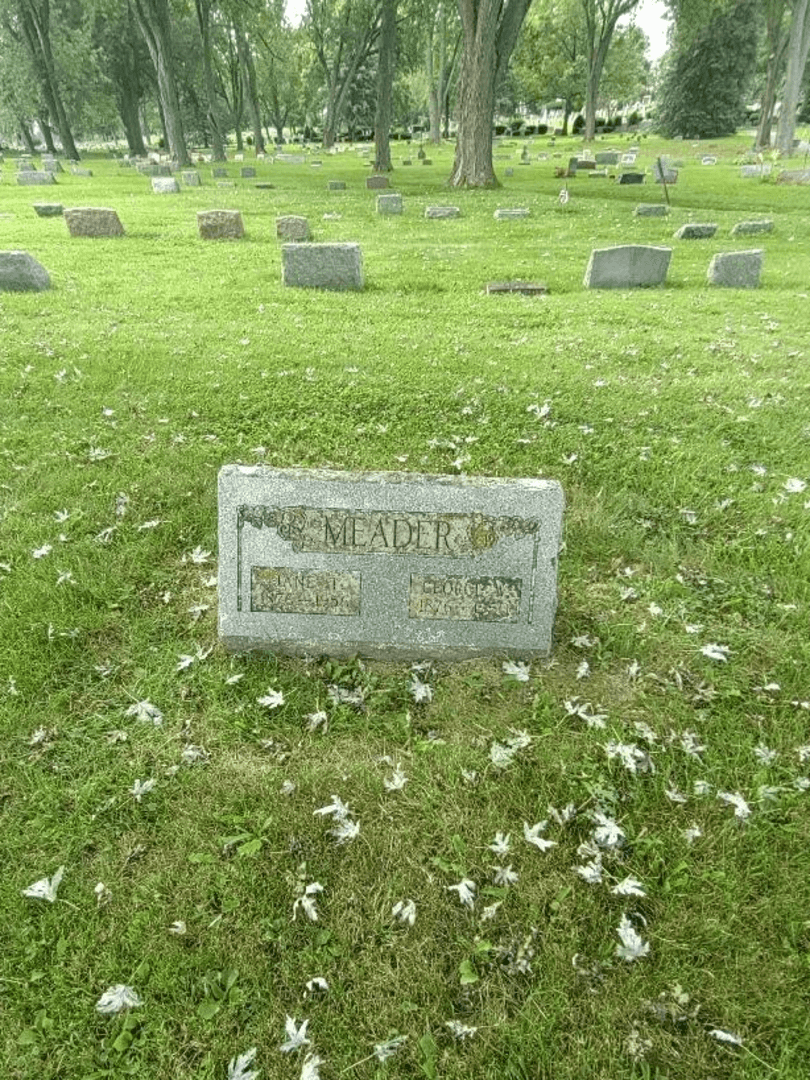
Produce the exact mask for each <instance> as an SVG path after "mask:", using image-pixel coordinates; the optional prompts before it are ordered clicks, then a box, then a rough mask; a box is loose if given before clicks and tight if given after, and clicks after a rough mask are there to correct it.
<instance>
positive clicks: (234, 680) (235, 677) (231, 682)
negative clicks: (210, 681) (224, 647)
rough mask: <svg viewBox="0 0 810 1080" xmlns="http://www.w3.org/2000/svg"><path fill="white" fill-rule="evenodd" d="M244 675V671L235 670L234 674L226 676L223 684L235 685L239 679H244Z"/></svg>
mask: <svg viewBox="0 0 810 1080" xmlns="http://www.w3.org/2000/svg"><path fill="white" fill-rule="evenodd" d="M244 677H245V673H244V671H240V672H237V674H236V675H229V676H228V678H227V679H226V680H225V685H226V686H235V685H236V684H237V683H238V682H239V680H240V679H244Z"/></svg>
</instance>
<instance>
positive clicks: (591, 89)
mask: <svg viewBox="0 0 810 1080" xmlns="http://www.w3.org/2000/svg"><path fill="white" fill-rule="evenodd" d="M612 34H613V30H612V29H611V32H610V34H609V35H606V36H604V37H603V38H602V40H601V41H600V42H599V45H598V46H597V48H596V51H595V52H594V53H592V59H591V62H590V64H589V65H588V79H587V82H586V84H585V141H586V142H592V141H593V138H594V135H595V134H596V102H597V98H598V97H599V83H600V82H601V80H602V70H603V68H604V66H605V57H606V56H607V51H608V48H609V47H610V38H611V36H612Z"/></svg>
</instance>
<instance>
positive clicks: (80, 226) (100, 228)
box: [64, 206, 124, 236]
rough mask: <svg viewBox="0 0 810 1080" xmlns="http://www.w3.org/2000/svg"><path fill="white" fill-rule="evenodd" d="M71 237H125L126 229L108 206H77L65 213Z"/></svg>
mask: <svg viewBox="0 0 810 1080" xmlns="http://www.w3.org/2000/svg"><path fill="white" fill-rule="evenodd" d="M64 217H65V224H66V225H67V227H68V232H69V233H70V235H71V236H123V235H124V227H123V225H122V224H121V221H120V219H119V217H118V214H117V213H116V212H115V210H110V209H108V208H107V207H106V206H75V207H72V208H71V209H69V210H65V212H64Z"/></svg>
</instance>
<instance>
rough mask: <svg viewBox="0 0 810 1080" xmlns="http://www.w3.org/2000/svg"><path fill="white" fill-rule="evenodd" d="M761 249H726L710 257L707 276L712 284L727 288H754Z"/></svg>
mask: <svg viewBox="0 0 810 1080" xmlns="http://www.w3.org/2000/svg"><path fill="white" fill-rule="evenodd" d="M763 255H764V253H763V251H762V250H761V249H759V250H755V251H726V252H720V253H718V254H717V255H714V256H713V257H712V261H711V262H710V263H709V269H708V272H707V275H706V276H707V277H708V279H709V282H710V283H711V284H712V285H722V286H724V287H725V288H727V289H756V288H757V287H758V285H759V275H760V273H761V271H762V260H763Z"/></svg>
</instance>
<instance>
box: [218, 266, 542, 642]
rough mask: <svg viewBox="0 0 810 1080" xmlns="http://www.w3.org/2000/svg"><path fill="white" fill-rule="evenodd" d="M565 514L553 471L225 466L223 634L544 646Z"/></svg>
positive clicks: (252, 638) (256, 638)
mask: <svg viewBox="0 0 810 1080" xmlns="http://www.w3.org/2000/svg"><path fill="white" fill-rule="evenodd" d="M308 250H311V249H308ZM562 513H563V493H562V488H561V487H560V485H559V484H558V483H557V482H556V481H553V480H534V479H527V480H507V479H502V478H489V477H465V478H459V477H447V476H422V475H419V474H416V473H410V474H409V473H343V472H331V471H327V470H307V469H267V468H261V467H260V468H255V467H254V468H248V467H243V466H238V465H226V466H225V467H224V468H223V469H222V470H221V471H220V474H219V573H218V578H219V581H218V587H219V634H220V638H221V640H222V642H223V644H224V645H225V647H226V648H228V649H231V650H235V651H245V650H248V649H261V650H265V651H270V652H275V653H289V654H293V655H313V654H314V655H319V654H324V653H326V654H329V655H334V656H352V655H355V654H360V655H363V656H372V657H373V656H377V657H381V658H384V659H392V660H404V659H421V658H431V659H460V658H464V657H472V656H480V655H488V654H489V655H491V654H495V655H513V656H530V655H533V654H534V655H544V654H546V653H548V652H549V650H550V647H551V628H552V622H553V619H554V612H555V608H556V603H557V588H556V576H557V555H558V551H559V547H560V537H561V529H562Z"/></svg>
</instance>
